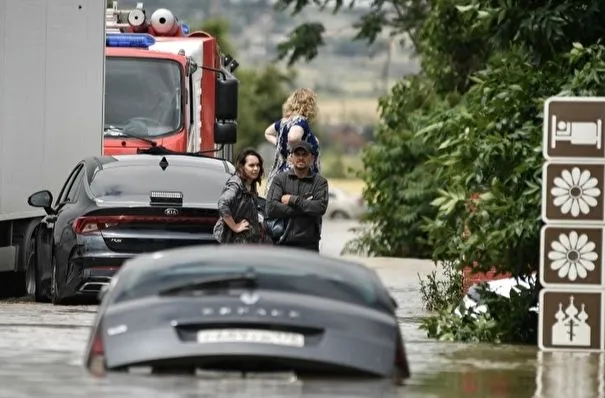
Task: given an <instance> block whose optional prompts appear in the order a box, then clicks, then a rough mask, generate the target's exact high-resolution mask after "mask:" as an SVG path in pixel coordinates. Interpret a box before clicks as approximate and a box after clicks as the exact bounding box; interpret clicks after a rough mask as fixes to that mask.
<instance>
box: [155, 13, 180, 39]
mask: <svg viewBox="0 0 605 398" xmlns="http://www.w3.org/2000/svg"><path fill="white" fill-rule="evenodd" d="M149 33H151V34H152V35H154V36H185V34H184V33H183V30H182V27H181V24H179V22H178V21H177V19H176V17H175V16H174V14H173V13H172V12H171V11H170V10H168V9H166V8H158V9H157V10H155V11H154V13H153V14H151V18H150V26H149Z"/></svg>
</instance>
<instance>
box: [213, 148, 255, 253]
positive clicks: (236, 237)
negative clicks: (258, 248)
mask: <svg viewBox="0 0 605 398" xmlns="http://www.w3.org/2000/svg"><path fill="white" fill-rule="evenodd" d="M263 174H264V169H263V158H262V157H261V156H260V154H259V153H258V152H257V151H255V150H254V149H252V148H246V149H244V150H243V151H242V152H240V153H239V155H238V156H237V159H236V161H235V173H234V174H233V176H231V177H229V179H228V180H227V182H226V184H225V187H224V188H223V192H222V194H221V196H220V197H219V199H218V211H219V220H218V221H217V223H216V225H215V226H214V237H215V239H216V240H217V241H218V242H219V243H260V242H261V241H262V240H263V231H262V227H261V220H260V217H259V213H258V209H257V199H258V188H259V186H260V183H261V178H262V176H263Z"/></svg>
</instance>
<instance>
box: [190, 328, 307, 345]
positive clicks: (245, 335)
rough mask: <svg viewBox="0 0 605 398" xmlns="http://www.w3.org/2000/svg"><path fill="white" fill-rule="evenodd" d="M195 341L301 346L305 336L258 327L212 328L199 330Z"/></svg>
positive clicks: (204, 342)
mask: <svg viewBox="0 0 605 398" xmlns="http://www.w3.org/2000/svg"><path fill="white" fill-rule="evenodd" d="M197 342H198V343H201V344H208V343H259V344H274V345H283V346H290V347H303V346H304V345H305V338H304V336H303V335H302V334H298V333H287V332H274V331H270V330H258V329H212V330H201V331H199V332H198V334H197Z"/></svg>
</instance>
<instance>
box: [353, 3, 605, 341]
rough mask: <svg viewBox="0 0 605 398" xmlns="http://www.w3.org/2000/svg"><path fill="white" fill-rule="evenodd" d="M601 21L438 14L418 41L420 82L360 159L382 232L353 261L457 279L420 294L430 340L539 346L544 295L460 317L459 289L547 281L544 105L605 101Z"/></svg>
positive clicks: (461, 8) (547, 9)
mask: <svg viewBox="0 0 605 398" xmlns="http://www.w3.org/2000/svg"><path fill="white" fill-rule="evenodd" d="M604 16H605V6H603V4H602V3H601V2H598V1H596V0H594V1H589V0H583V1H577V0H576V1H571V0H568V1H564V0H558V1H546V0H544V1H539V0H537V1H531V2H528V1H516V0H507V1H500V2H494V1H488V0H473V1H465V2H463V1H457V0H437V1H435V2H432V3H431V7H430V9H429V10H428V14H427V16H426V18H425V20H424V21H422V24H421V27H420V28H419V29H418V32H419V34H418V36H417V38H418V40H419V42H418V45H417V50H418V51H419V53H420V56H421V61H422V67H423V72H422V73H421V74H419V75H418V76H413V77H409V78H406V79H404V80H402V81H401V82H400V83H398V84H397V85H396V86H395V87H394V88H393V89H392V91H391V92H390V93H389V95H388V96H386V97H385V98H382V99H381V101H380V110H381V119H382V120H381V125H380V126H379V128H378V129H377V133H376V136H375V142H374V143H373V144H372V145H370V146H368V147H367V148H366V149H365V150H364V153H363V160H364V164H365V170H364V171H363V172H362V173H361V177H362V178H363V179H364V181H365V183H366V185H367V189H366V191H365V192H364V198H365V199H366V201H367V202H368V205H369V207H370V209H371V210H370V211H369V213H368V215H367V219H366V220H365V221H366V222H367V223H368V224H369V225H371V226H372V227H373V228H372V229H371V230H370V231H369V232H366V233H365V234H364V235H362V236H361V238H359V239H357V240H356V241H355V242H352V243H351V245H349V247H348V248H347V249H348V250H353V249H357V250H360V251H363V252H367V253H369V254H374V255H391V256H409V257H431V258H433V259H434V260H438V261H441V262H445V263H446V264H448V265H447V266H448V267H451V272H450V276H449V277H448V278H449V279H448V281H446V282H445V285H443V286H439V284H438V282H437V279H435V278H436V276H435V275H433V276H432V279H431V278H428V280H426V281H423V284H422V286H423V289H424V290H423V295H424V299H425V302H426V306H427V307H428V308H431V309H432V310H433V311H435V312H436V315H435V316H433V317H430V318H427V320H426V321H425V323H424V326H423V327H424V328H425V329H426V330H427V332H428V334H429V335H430V336H432V337H435V338H440V339H445V340H461V341H491V342H531V343H535V332H536V331H535V325H536V318H535V314H534V313H533V312H530V311H529V308H531V307H532V306H534V305H535V304H536V301H537V294H538V291H539V286H531V287H530V288H529V289H522V290H521V292H520V293H519V294H516V293H514V292H511V298H510V299H508V298H503V297H500V296H497V295H495V294H493V293H489V292H483V300H484V302H483V303H482V304H485V305H486V307H487V312H486V313H484V314H472V313H464V314H463V315H462V316H458V315H456V314H454V313H453V310H454V309H456V308H458V305H459V303H460V293H459V291H458V292H456V286H457V285H456V283H457V279H456V278H459V275H460V274H459V272H460V270H461V269H462V268H463V267H466V266H469V265H471V264H475V265H476V268H475V269H476V270H479V271H487V270H489V269H490V268H491V267H492V266H494V267H495V268H496V270H497V271H498V272H499V273H506V272H510V273H512V274H513V275H515V276H521V275H527V274H528V273H531V272H535V271H537V270H538V266H539V250H538V248H539V243H540V240H539V239H540V238H539V230H540V227H541V220H540V195H541V192H540V191H541V188H540V187H541V165H542V163H543V158H542V149H541V143H542V125H543V115H542V112H543V104H544V101H545V100H546V99H547V98H548V97H550V96H553V95H585V96H593V95H604V94H605V47H604V46H602V45H601V43H600V39H601V38H602V37H603V35H604V34H605V32H604V31H603V30H604V28H603V25H602V24H601V23H599V22H598V21H600V20H602V19H603V17H604ZM353 246H354V247H353ZM454 275H458V276H454ZM438 297H439V298H438Z"/></svg>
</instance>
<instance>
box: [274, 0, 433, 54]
mask: <svg viewBox="0 0 605 398" xmlns="http://www.w3.org/2000/svg"><path fill="white" fill-rule="evenodd" d="M428 3H429V1H427V0H380V1H373V2H372V3H371V5H370V9H369V10H368V12H367V13H366V14H364V15H363V16H362V17H361V19H360V20H359V21H358V22H357V23H356V24H355V26H354V27H355V28H356V29H357V34H356V35H355V39H356V40H365V41H367V42H368V43H370V44H371V43H374V41H375V40H376V38H377V37H378V36H379V35H380V34H381V33H383V32H384V31H387V32H388V34H390V35H393V36H397V37H400V38H401V41H402V43H403V42H406V41H407V42H409V43H410V44H411V45H412V46H413V47H414V48H417V47H418V44H419V37H418V35H419V28H420V27H421V26H422V22H423V21H424V19H425V18H426V14H427V11H428ZM328 4H332V5H333V6H332V7H333V8H332V12H334V13H336V12H338V11H339V10H341V9H342V8H343V7H349V8H352V7H354V6H355V0H348V1H345V0H278V2H277V3H276V8H277V9H278V10H280V11H286V10H290V11H291V14H292V15H296V14H298V13H300V12H301V11H302V10H303V9H304V8H305V7H319V8H320V9H325V8H327V7H328ZM324 33H325V27H324V25H323V24H322V23H319V22H313V21H311V22H306V23H303V24H301V25H299V26H297V27H295V28H294V29H293V30H292V31H291V32H290V33H289V35H288V39H287V40H286V41H284V42H283V43H280V44H279V45H278V47H277V53H278V58H279V59H284V58H287V59H288V64H289V65H293V64H295V63H296V62H297V61H300V60H307V61H309V60H312V59H313V58H315V57H316V56H317V54H318V48H319V47H321V46H323V45H324V44H325V43H324V40H323V34H324Z"/></svg>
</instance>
